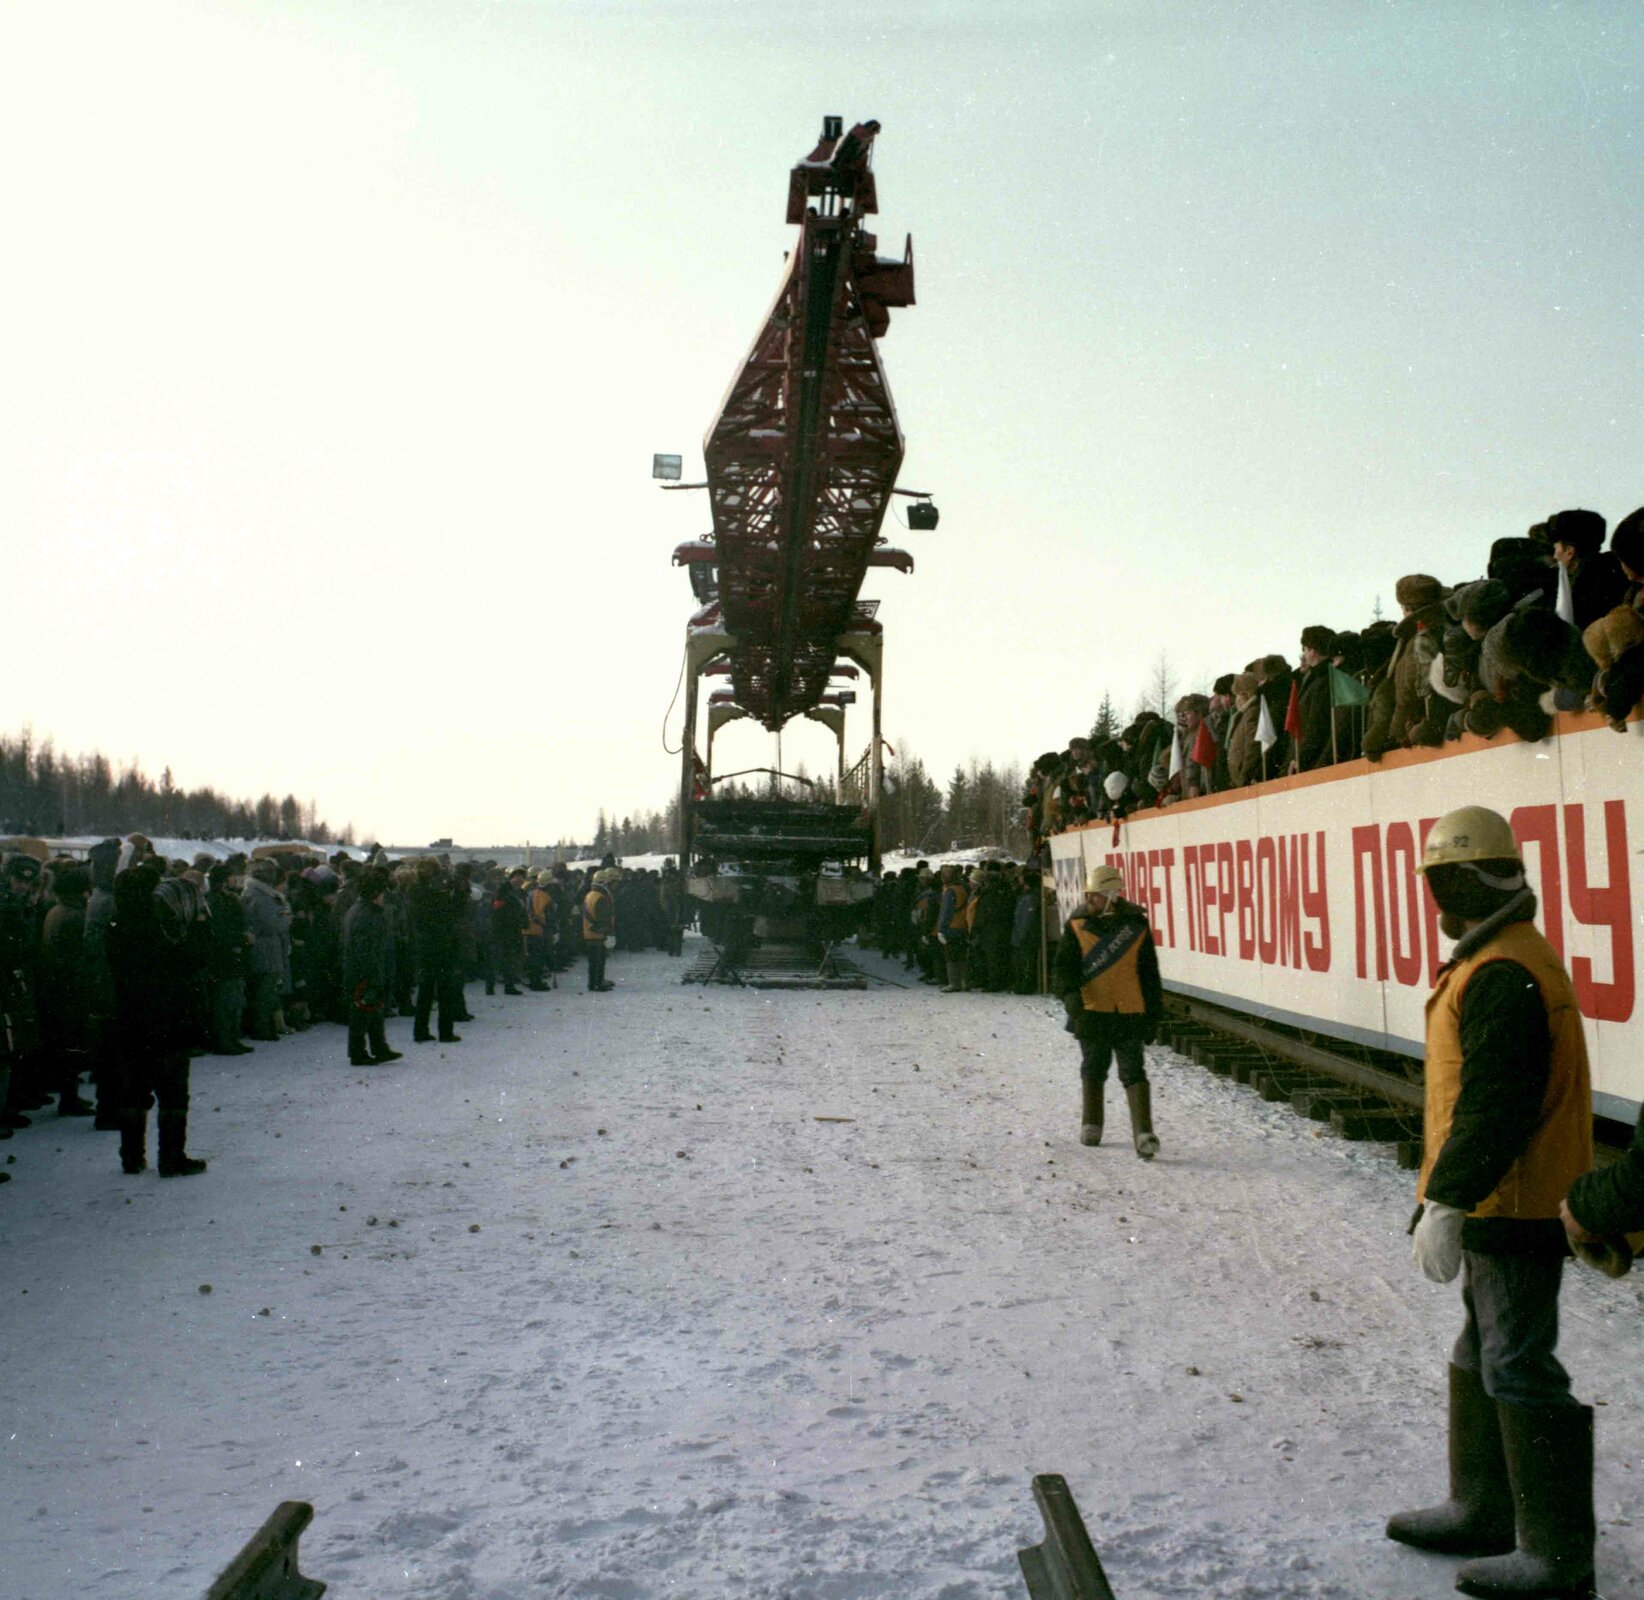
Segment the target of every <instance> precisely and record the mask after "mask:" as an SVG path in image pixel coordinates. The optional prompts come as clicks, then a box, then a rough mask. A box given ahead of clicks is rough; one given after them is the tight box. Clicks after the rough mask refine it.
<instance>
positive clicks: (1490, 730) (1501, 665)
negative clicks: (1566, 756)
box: [1467, 608, 1593, 743]
mask: <svg viewBox="0 0 1644 1600" xmlns="http://www.w3.org/2000/svg"><path fill="white" fill-rule="evenodd" d="M1479 678H1480V681H1481V682H1482V684H1483V687H1482V688H1481V689H1480V690H1479V692H1478V693H1477V694H1475V695H1474V696H1473V697H1472V699H1471V700H1469V701H1468V704H1467V727H1468V730H1469V731H1470V732H1472V733H1476V734H1479V735H1480V736H1481V737H1483V738H1486V739H1489V738H1493V737H1494V736H1495V735H1496V734H1497V733H1499V732H1500V731H1501V729H1502V728H1503V727H1507V728H1511V729H1512V731H1513V732H1514V733H1516V734H1517V735H1518V736H1519V738H1521V739H1525V740H1528V741H1529V742H1531V743H1534V742H1535V741H1536V740H1538V739H1545V738H1546V737H1547V735H1548V734H1549V733H1550V732H1551V731H1552V725H1553V723H1552V713H1553V711H1554V710H1556V709H1559V706H1558V697H1559V695H1560V693H1561V692H1562V693H1563V694H1564V695H1565V696H1566V697H1568V700H1569V705H1568V706H1567V709H1572V710H1573V709H1574V708H1575V707H1577V706H1580V705H1583V704H1585V703H1586V698H1587V695H1588V693H1589V692H1590V691H1591V689H1592V685H1593V660H1592V657H1591V656H1589V655H1588V654H1587V650H1586V647H1585V646H1584V645H1583V644H1582V641H1581V635H1580V634H1579V633H1577V632H1576V630H1575V629H1574V628H1572V627H1571V626H1570V624H1569V623H1567V622H1565V621H1564V620H1563V618H1561V617H1558V616H1555V615H1554V614H1553V613H1552V612H1551V611H1543V610H1540V609H1539V608H1538V609H1534V610H1530V611H1514V612H1511V613H1509V614H1508V615H1507V616H1505V617H1503V618H1502V619H1501V621H1500V622H1498V623H1497V624H1496V625H1495V626H1494V627H1493V628H1491V629H1490V631H1489V632H1488V633H1487V634H1485V636H1484V640H1483V643H1482V645H1481V646H1480V650H1479Z"/></svg>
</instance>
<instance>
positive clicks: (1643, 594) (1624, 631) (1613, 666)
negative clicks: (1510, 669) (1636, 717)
mask: <svg viewBox="0 0 1644 1600" xmlns="http://www.w3.org/2000/svg"><path fill="white" fill-rule="evenodd" d="M1610 553H1611V554H1612V555H1613V556H1614V557H1615V558H1616V560H1617V562H1618V563H1619V564H1620V567H1621V571H1622V575H1623V576H1624V577H1625V578H1626V579H1627V585H1628V587H1627V592H1626V594H1625V595H1624V596H1623V598H1622V601H1621V603H1620V604H1619V605H1618V606H1616V607H1613V608H1612V609H1611V611H1610V612H1609V613H1608V614H1607V615H1606V616H1605V617H1601V618H1600V619H1599V623H1595V624H1593V625H1592V626H1590V627H1589V628H1588V630H1587V633H1588V634H1589V635H1591V634H1592V628H1593V627H1598V626H1599V624H1600V623H1601V624H1603V626H1602V628H1601V629H1600V632H1599V633H1598V634H1597V635H1596V636H1593V637H1592V638H1589V639H1587V648H1588V651H1589V653H1590V654H1591V655H1592V657H1593V660H1594V661H1595V663H1596V664H1597V665H1598V667H1599V668H1600V673H1599V679H1598V681H1595V683H1594V694H1595V696H1596V698H1597V700H1598V705H1597V706H1596V708H1595V709H1597V710H1601V711H1602V712H1603V713H1604V715H1605V716H1606V717H1608V718H1609V719H1610V726H1611V727H1612V728H1617V729H1620V730H1623V731H1625V728H1626V723H1627V717H1628V715H1629V714H1630V713H1631V711H1632V709H1633V707H1634V706H1636V705H1637V704H1638V702H1639V701H1640V700H1641V699H1644V643H1640V642H1639V640H1638V639H1637V638H1636V637H1635V635H1636V633H1637V631H1638V623H1639V622H1640V620H1644V506H1640V507H1639V508H1638V509H1637V510H1636V511H1633V512H1630V513H1629V514H1628V515H1627V516H1625V517H1623V518H1622V519H1621V521H1620V522H1618V523H1617V524H1616V529H1615V532H1614V533H1612V534H1611V535H1610ZM1620 612H1625V613H1630V615H1627V614H1624V615H1618V613H1620ZM1595 644H1596V645H1598V646H1599V648H1597V649H1594V645H1595Z"/></svg>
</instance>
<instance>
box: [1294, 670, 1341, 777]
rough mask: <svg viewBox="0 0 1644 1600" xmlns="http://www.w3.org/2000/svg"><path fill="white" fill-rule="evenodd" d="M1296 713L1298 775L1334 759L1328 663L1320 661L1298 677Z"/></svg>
mask: <svg viewBox="0 0 1644 1600" xmlns="http://www.w3.org/2000/svg"><path fill="white" fill-rule="evenodd" d="M1297 709H1298V710H1299V711H1300V712H1301V738H1300V739H1299V740H1298V741H1297V747H1296V760H1297V765H1298V767H1299V769H1300V770H1301V771H1302V772H1311V771H1312V770H1313V769H1314V768H1315V767H1328V766H1329V765H1330V763H1331V761H1332V760H1333V759H1334V758H1333V756H1332V755H1331V743H1330V715H1331V705H1330V663H1329V662H1328V661H1321V662H1319V664H1318V665H1317V666H1316V667H1309V668H1308V669H1307V671H1306V672H1304V673H1303V674H1302V677H1301V690H1300V694H1299V697H1298V706H1297Z"/></svg>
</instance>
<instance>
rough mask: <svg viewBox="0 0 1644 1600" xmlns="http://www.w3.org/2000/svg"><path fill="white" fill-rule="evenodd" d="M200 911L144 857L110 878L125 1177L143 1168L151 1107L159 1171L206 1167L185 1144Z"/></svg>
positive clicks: (168, 1174)
mask: <svg viewBox="0 0 1644 1600" xmlns="http://www.w3.org/2000/svg"><path fill="white" fill-rule="evenodd" d="M162 888H164V889H165V890H166V893H164V894H162V892H161V891H162ZM197 910H198V907H197V906H196V905H195V903H194V900H193V896H192V891H191V890H189V887H188V886H187V885H184V884H181V883H180V882H179V880H177V879H170V880H165V881H164V882H162V880H161V877H160V870H159V868H158V866H156V865H154V864H153V863H152V862H150V861H149V860H146V859H140V860H139V863H138V865H136V866H132V867H128V868H127V869H126V870H125V871H124V872H122V873H119V874H118V875H117V876H116V878H115V880H114V917H113V919H112V921H111V922H110V923H109V927H108V935H107V941H106V947H107V950H108V960H109V970H110V972H111V973H112V974H113V978H114V997H115V1036H116V1039H117V1041H118V1048H119V1052H120V1061H121V1067H122V1074H121V1076H122V1085H121V1087H122V1091H123V1100H124V1104H123V1106H122V1108H121V1112H120V1169H121V1171H123V1172H126V1173H129V1174H135V1173H140V1172H142V1171H143V1170H144V1169H145V1168H146V1167H147V1165H148V1161H147V1150H146V1146H147V1139H148V1112H149V1107H150V1106H151V1105H156V1104H157V1105H158V1107H159V1113H158V1116H157V1118H156V1120H157V1122H158V1124H159V1169H160V1176H161V1177H162V1178H176V1177H192V1176H194V1175H195V1174H197V1173H201V1172H204V1171H205V1167H206V1164H205V1162H203V1161H197V1160H195V1159H194V1158H193V1157H192V1156H190V1155H189V1154H188V1153H187V1148H186V1146H187V1138H188V1077H189V1059H188V1052H189V1045H190V1041H191V1031H190V1030H191V1022H190V1017H191V1009H192V1004H193V988H194V984H195V979H196V976H197V972H196V967H195V958H194V946H193V943H192V926H193V921H194V916H195V913H196V911H197Z"/></svg>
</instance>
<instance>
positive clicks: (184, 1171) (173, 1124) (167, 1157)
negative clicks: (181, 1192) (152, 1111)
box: [155, 1111, 206, 1178]
mask: <svg viewBox="0 0 1644 1600" xmlns="http://www.w3.org/2000/svg"><path fill="white" fill-rule="evenodd" d="M155 1120H156V1121H157V1122H158V1123H159V1125H160V1176H161V1177H162V1178H192V1177H194V1176H195V1174H196V1173H201V1172H204V1171H205V1169H206V1164H205V1162H203V1161H197V1160H195V1158H194V1157H193V1156H191V1155H189V1154H188V1153H187V1152H186V1151H185V1150H184V1148H183V1146H184V1145H185V1144H186V1143H187V1142H188V1113H187V1112H186V1111H161V1112H159V1113H157V1115H156V1118H155Z"/></svg>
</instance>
